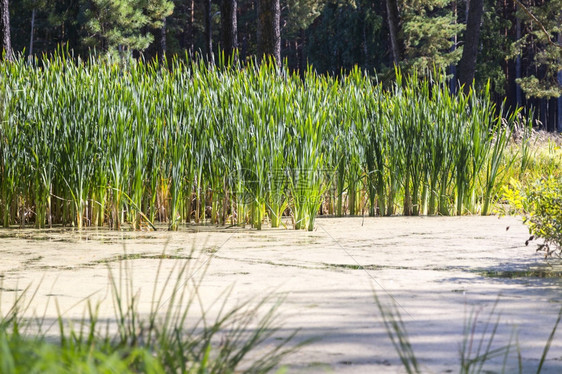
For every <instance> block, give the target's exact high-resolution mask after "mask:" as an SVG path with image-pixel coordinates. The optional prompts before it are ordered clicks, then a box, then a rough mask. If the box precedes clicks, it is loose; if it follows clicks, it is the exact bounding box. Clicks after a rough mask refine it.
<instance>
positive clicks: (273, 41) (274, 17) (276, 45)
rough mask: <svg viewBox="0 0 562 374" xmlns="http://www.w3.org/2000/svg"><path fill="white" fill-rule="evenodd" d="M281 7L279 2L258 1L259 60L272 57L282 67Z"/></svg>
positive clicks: (271, 0)
mask: <svg viewBox="0 0 562 374" xmlns="http://www.w3.org/2000/svg"><path fill="white" fill-rule="evenodd" d="M280 21H281V6H280V4H279V0H258V59H259V60H260V61H261V60H262V59H263V58H264V57H265V56H269V57H272V58H273V59H275V62H276V63H277V65H278V66H281V26H280Z"/></svg>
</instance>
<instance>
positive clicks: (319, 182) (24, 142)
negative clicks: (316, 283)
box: [0, 55, 519, 230]
mask: <svg viewBox="0 0 562 374" xmlns="http://www.w3.org/2000/svg"><path fill="white" fill-rule="evenodd" d="M169 66H170V68H166V67H163V66H160V65H159V63H158V62H153V63H144V62H140V61H139V62H136V63H131V64H130V65H128V66H127V67H123V66H119V65H117V64H111V63H108V62H105V61H101V60H96V59H91V60H88V61H78V62H76V61H73V60H70V59H68V58H66V57H64V55H59V56H54V57H52V58H51V59H50V60H47V59H45V60H42V62H41V63H39V62H36V64H35V65H33V64H32V65H30V64H27V63H26V62H24V60H23V59H19V60H16V61H15V62H14V63H9V62H2V63H1V64H0V78H1V79H2V82H4V83H5V84H4V85H3V87H2V89H1V90H0V109H1V110H0V118H1V124H0V140H1V141H0V216H1V217H2V224H3V225H4V226H9V225H14V224H19V225H24V224H27V223H35V225H36V226H37V227H44V226H45V225H53V224H63V225H74V226H75V227H78V228H81V227H84V226H101V225H108V226H111V227H113V228H115V229H120V228H124V227H125V228H127V227H131V228H134V229H143V228H147V227H153V225H152V224H153V222H154V221H160V222H166V223H167V224H168V227H169V229H171V230H176V229H178V227H179V225H180V224H185V223H189V222H195V223H202V222H205V221H210V222H212V223H216V224H227V223H228V224H235V225H246V224H250V225H252V226H253V227H257V228H261V226H262V224H265V223H269V224H271V226H273V227H277V226H279V225H281V224H282V221H281V217H282V216H284V215H285V216H287V215H289V216H291V218H292V222H293V223H294V227H295V228H297V229H298V228H303V229H308V230H312V229H313V228H314V219H315V217H316V215H317V214H318V213H319V210H320V208H321V207H326V208H327V213H330V214H334V215H339V216H341V215H346V214H350V215H359V214H367V213H368V214H369V215H371V216H374V215H381V216H382V215H393V214H405V215H419V214H442V215H449V214H466V213H471V214H479V213H481V214H488V212H489V210H490V208H489V207H490V204H492V203H493V202H494V201H495V199H496V198H497V195H498V185H500V184H501V183H503V180H504V178H505V175H506V174H507V171H508V169H510V168H511V166H510V163H512V162H513V160H514V159H515V158H517V157H519V156H518V155H519V153H518V152H519V150H517V151H516V152H515V153H513V152H511V151H509V152H508V151H507V150H508V147H507V146H506V145H507V143H508V141H509V139H510V133H511V128H512V127H513V124H514V122H515V121H516V119H517V118H516V116H515V115H508V118H502V116H501V115H500V113H501V110H500V109H498V108H495V107H494V105H493V104H492V103H491V101H490V99H489V94H488V89H487V88H486V89H485V90H484V91H483V92H479V93H477V92H473V91H471V92H470V93H469V94H467V95H465V94H464V93H459V94H452V93H451V92H449V88H448V84H447V81H446V78H445V77H444V76H443V75H441V74H439V73H438V72H436V73H434V74H433V76H432V77H430V78H421V77H417V76H411V77H403V76H402V75H401V74H400V72H397V81H396V83H395V84H394V85H393V86H392V87H389V88H384V87H383V86H382V85H381V84H379V83H377V81H376V77H374V76H369V75H365V74H364V73H362V72H361V71H360V70H359V69H356V70H354V71H352V72H351V73H350V74H349V75H346V76H342V77H338V78H336V77H327V76H319V75H317V74H316V73H314V72H312V71H308V72H307V73H306V74H305V76H304V78H303V79H301V78H300V77H299V76H297V75H291V74H289V73H287V72H286V71H283V70H278V69H277V67H276V66H275V65H273V64H262V65H261V66H259V67H258V66H254V65H252V64H249V65H247V66H240V67H213V68H209V67H207V66H206V65H205V64H203V63H202V62H191V63H185V62H181V61H180V60H177V59H176V60H173V61H170V62H169ZM505 165H507V167H505Z"/></svg>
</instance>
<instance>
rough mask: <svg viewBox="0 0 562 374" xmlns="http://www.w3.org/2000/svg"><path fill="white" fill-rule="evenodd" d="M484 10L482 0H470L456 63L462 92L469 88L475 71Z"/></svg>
mask: <svg viewBox="0 0 562 374" xmlns="http://www.w3.org/2000/svg"><path fill="white" fill-rule="evenodd" d="M483 12H484V1H483V0H470V3H469V8H468V18H467V20H466V31H465V36H464V48H463V51H462V57H461V59H460V61H459V64H458V65H457V76H458V81H459V84H460V85H461V86H463V85H464V92H468V91H469V90H470V86H471V85H472V81H473V80H474V72H475V71H476V57H477V56H478V44H479V40H480V23H481V21H482V13H483Z"/></svg>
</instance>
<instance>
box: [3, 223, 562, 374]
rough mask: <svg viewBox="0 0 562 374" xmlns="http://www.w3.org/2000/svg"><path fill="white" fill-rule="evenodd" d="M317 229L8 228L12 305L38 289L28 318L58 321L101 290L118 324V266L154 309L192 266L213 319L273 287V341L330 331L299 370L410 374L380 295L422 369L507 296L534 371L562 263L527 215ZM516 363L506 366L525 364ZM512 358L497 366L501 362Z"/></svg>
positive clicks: (511, 324) (431, 366) (295, 363)
mask: <svg viewBox="0 0 562 374" xmlns="http://www.w3.org/2000/svg"><path fill="white" fill-rule="evenodd" d="M316 226H317V227H316V230H315V231H313V232H305V231H294V230H287V229H264V230H263V231H256V230H251V229H242V228H216V227H211V226H205V227H191V226H190V227H184V228H182V229H181V230H180V231H179V232H173V233H170V232H167V231H164V230H162V231H155V232H114V231H110V230H106V229H101V230H94V229H89V230H84V231H82V232H77V231H73V230H70V229H61V228H57V229H51V230H35V229H0V256H1V258H2V261H0V274H3V277H2V280H1V287H2V289H3V291H2V300H1V303H2V305H1V307H2V310H6V308H7V307H8V306H9V305H10V303H11V302H12V301H11V300H13V297H16V295H17V294H19V293H21V292H22V290H23V289H25V288H26V287H27V286H28V285H30V284H31V285H32V286H31V288H30V289H32V290H34V291H35V290H36V291H37V293H36V296H35V298H34V299H33V300H32V301H31V303H30V309H29V310H28V312H27V313H28V314H30V315H31V314H32V311H31V309H33V310H35V312H36V314H39V315H44V316H45V319H46V320H49V319H54V318H55V317H56V315H57V311H56V307H55V303H54V302H52V299H53V298H56V300H57V302H58V304H59V308H60V310H61V311H62V312H63V313H64V316H65V317H68V318H80V317H81V316H82V315H83V311H84V300H85V298H86V297H91V298H92V299H94V300H99V301H100V303H101V305H100V312H99V313H100V317H101V318H109V319H111V318H112V317H114V315H113V307H112V303H111V300H110V299H111V298H110V296H109V295H110V293H109V288H110V280H109V277H108V274H109V270H108V269H112V271H113V273H114V274H122V275H123V277H127V278H128V279H131V280H132V282H133V284H134V288H135V290H140V295H139V308H141V310H142V311H146V312H148V311H149V310H150V308H151V306H152V305H153V304H152V303H151V298H152V292H153V288H154V284H155V283H159V284H163V281H164V279H165V277H166V276H168V274H170V272H173V271H175V270H177V266H178V263H182V262H185V261H190V264H191V266H190V268H189V276H188V277H186V278H185V281H186V282H187V281H189V282H191V281H192V280H194V279H197V280H198V281H200V284H199V295H200V299H201V302H202V303H203V305H204V309H206V310H207V311H208V313H209V314H208V316H209V317H212V316H213V315H214V314H213V313H217V312H218V307H217V304H213V301H215V300H216V299H217V298H220V300H221V303H222V301H224V300H225V302H226V305H227V306H234V305H237V304H239V303H241V302H244V301H247V300H248V299H250V298H253V300H255V301H256V302H257V301H259V300H260V299H262V298H263V297H265V296H267V295H270V294H272V293H275V294H278V295H280V296H283V297H284V301H283V303H282V304H281V307H280V308H279V314H280V318H281V319H282V321H283V326H284V328H283V329H281V330H280V331H279V332H278V334H277V335H276V337H275V338H277V339H279V338H283V337H285V336H288V335H289V334H290V333H291V332H292V331H293V330H294V329H297V328H298V329H301V330H300V333H299V335H298V338H297V341H299V340H302V339H307V338H320V339H319V340H317V341H315V342H314V343H312V344H310V345H308V346H306V347H305V348H303V349H301V350H300V351H299V352H298V353H295V354H294V355H293V356H291V357H290V359H289V360H288V362H287V363H288V364H289V365H290V366H289V368H290V370H289V372H306V373H313V372H314V373H316V372H318V373H322V372H330V371H335V372H338V373H373V372H385V373H387V372H403V369H402V367H401V364H400V361H399V359H398V356H397V354H396V352H395V351H394V349H393V347H392V345H391V343H390V341H389V339H388V337H387V335H386V332H385V330H384V327H383V324H382V320H381V317H380V312H379V310H378V309H377V305H376V303H375V300H374V294H375V293H376V294H377V295H378V297H379V298H380V299H381V301H382V302H383V303H384V304H385V305H396V307H397V309H398V311H399V312H400V314H401V316H402V319H403V321H404V324H405V327H406V329H407V331H408V334H409V337H410V340H411V342H412V344H413V349H414V352H415V353H416V355H417V357H418V359H419V360H420V362H421V367H422V370H423V372H435V373H441V372H458V371H459V370H458V368H459V348H460V345H461V344H462V340H463V329H464V326H465V321H466V320H467V318H469V316H470V315H471V313H472V315H473V316H476V317H477V323H476V330H475V339H477V338H479V337H480V334H481V329H483V328H484V325H485V322H486V321H487V318H488V316H489V313H490V312H491V311H492V310H493V308H494V305H496V303H497V306H496V309H495V312H496V314H499V315H500V317H501V319H500V325H499V327H498V332H497V335H496V339H495V341H496V342H497V343H498V345H499V344H502V343H503V344H506V343H507V342H508V341H509V339H510V337H512V336H513V334H512V333H513V332H514V331H517V334H518V335H517V336H518V342H519V346H520V350H521V355H522V363H523V370H524V372H529V371H532V372H534V371H536V367H537V365H538V362H539V359H540V357H541V354H542V349H543V347H544V344H545V342H546V340H547V338H548V336H549V334H550V332H551V330H552V327H553V325H554V322H555V320H556V318H557V315H558V312H559V310H560V308H561V307H562V287H561V286H562V281H561V279H560V275H561V274H562V269H560V267H559V266H558V265H557V264H556V263H555V262H551V263H550V265H549V264H547V263H546V262H545V261H544V259H543V257H542V256H541V255H540V254H536V253H535V247H534V246H531V245H529V246H528V247H527V246H525V241H526V240H527V238H528V236H529V235H528V231H527V228H526V227H525V226H524V225H522V224H521V221H520V220H519V219H517V218H509V217H507V218H501V219H498V218H497V217H476V216H475V217H390V218H367V217H366V218H361V217H359V218H341V219H339V218H338V219H336V218H320V219H318V220H317V225H316ZM156 279H158V282H156ZM182 279H183V278H182ZM183 281H184V280H182V282H183ZM229 287H232V289H231V290H230V291H229V293H228V296H226V295H225V293H224V291H225V290H226V289H228V288H229ZM160 291H162V290H160V289H159V292H160ZM162 292H164V293H165V292H166V290H163V291H162ZM275 301H276V298H274V299H271V300H269V301H268V302H267V303H266V304H267V305H270V304H271V305H273V303H274V302H275ZM219 304H220V303H219ZM195 309H197V310H198V308H195ZM195 309H194V310H195ZM55 330H56V329H55ZM514 358H515V356H513V357H511V358H510V359H509V360H508V362H509V364H508V369H510V370H507V371H506V372H510V371H512V370H514V369H515V368H516V365H517V363H516V360H515V359H514ZM502 360H503V357H502V358H500V359H498V361H497V362H492V365H490V367H489V369H490V370H497V369H498V367H499V366H497V365H501V363H502ZM494 364H496V366H494ZM544 366H545V367H544V370H543V373H559V372H562V338H560V337H559V336H558V335H557V336H556V337H555V339H554V342H553V344H552V347H551V350H550V352H549V355H548V358H547V361H546V363H545V365H544ZM485 368H486V367H485Z"/></svg>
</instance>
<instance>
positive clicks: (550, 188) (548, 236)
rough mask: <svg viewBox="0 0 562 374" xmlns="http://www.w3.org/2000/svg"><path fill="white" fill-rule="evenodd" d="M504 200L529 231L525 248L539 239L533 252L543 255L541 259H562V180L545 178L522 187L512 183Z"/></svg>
mask: <svg viewBox="0 0 562 374" xmlns="http://www.w3.org/2000/svg"><path fill="white" fill-rule="evenodd" d="M504 196H505V198H506V199H507V201H508V202H509V203H510V204H511V205H512V206H513V208H515V210H516V211H517V212H518V213H520V214H521V215H522V216H523V222H524V223H525V224H526V225H527V226H528V227H529V232H530V233H531V237H530V238H529V240H527V242H526V243H525V244H529V242H530V241H531V240H533V239H535V238H542V239H544V243H542V244H539V245H538V248H537V251H544V252H545V258H546V257H551V256H552V255H553V254H554V255H556V256H558V257H562V256H561V255H562V179H561V178H557V177H554V176H548V177H544V178H541V179H539V180H537V181H535V182H534V183H532V184H530V185H528V186H525V187H523V186H521V184H520V183H519V182H516V181H514V180H512V181H511V183H510V186H508V187H505V188H504Z"/></svg>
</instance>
